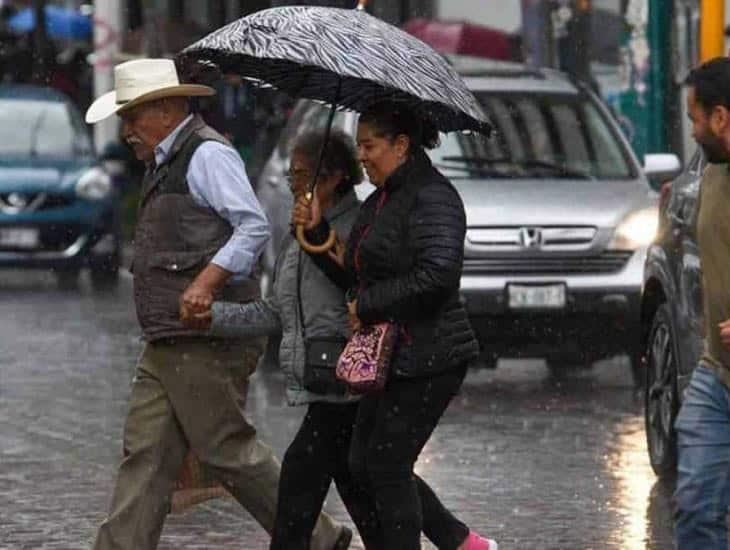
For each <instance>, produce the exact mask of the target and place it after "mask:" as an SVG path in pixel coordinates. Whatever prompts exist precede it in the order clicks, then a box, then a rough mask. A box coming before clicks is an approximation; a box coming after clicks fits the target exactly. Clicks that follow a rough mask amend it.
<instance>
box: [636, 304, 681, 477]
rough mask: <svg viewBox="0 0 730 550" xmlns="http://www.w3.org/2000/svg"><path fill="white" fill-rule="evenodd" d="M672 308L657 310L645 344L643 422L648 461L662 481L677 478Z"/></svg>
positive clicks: (675, 355)
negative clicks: (665, 478)
mask: <svg viewBox="0 0 730 550" xmlns="http://www.w3.org/2000/svg"><path fill="white" fill-rule="evenodd" d="M675 350H676V347H675V338H674V332H673V331H672V323H671V318H670V313H669V306H667V304H662V305H661V306H659V309H657V312H656V314H655V315H654V319H653V321H652V325H651V329H650V331H649V338H648V339H647V344H646V385H645V388H644V422H645V425H646V440H647V446H648V448H649V459H650V461H651V467H652V469H653V470H654V473H655V474H656V475H657V476H659V477H662V478H663V477H667V476H670V475H672V474H674V472H675V470H676V466H677V435H676V432H675V431H674V421H675V419H676V417H677V412H678V410H679V400H678V395H677V362H676V357H677V354H676V351H675Z"/></svg>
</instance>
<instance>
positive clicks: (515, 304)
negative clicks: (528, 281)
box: [507, 284, 565, 309]
mask: <svg viewBox="0 0 730 550" xmlns="http://www.w3.org/2000/svg"><path fill="white" fill-rule="evenodd" d="M507 293H508V295H509V307H510V309H562V308H564V307H565V285H564V284H556V285H507Z"/></svg>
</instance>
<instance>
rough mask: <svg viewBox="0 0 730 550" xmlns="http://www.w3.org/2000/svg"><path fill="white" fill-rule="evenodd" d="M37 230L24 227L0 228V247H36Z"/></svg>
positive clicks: (37, 241) (37, 240)
mask: <svg viewBox="0 0 730 550" xmlns="http://www.w3.org/2000/svg"><path fill="white" fill-rule="evenodd" d="M39 242H40V239H39V232H38V230H37V229H33V228H26V227H22V228H21V227H13V228H0V247H3V248H25V249H32V248H37V247H38V243H39Z"/></svg>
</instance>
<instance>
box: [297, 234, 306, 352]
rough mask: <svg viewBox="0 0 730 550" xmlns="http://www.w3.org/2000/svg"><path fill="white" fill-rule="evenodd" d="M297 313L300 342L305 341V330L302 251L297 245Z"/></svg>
mask: <svg viewBox="0 0 730 550" xmlns="http://www.w3.org/2000/svg"><path fill="white" fill-rule="evenodd" d="M297 248H298V250H297V313H298V315H299V327H300V330H301V332H302V340H306V338H307V335H306V330H305V329H304V306H303V305H302V255H303V253H304V251H303V250H302V247H301V246H299V243H297Z"/></svg>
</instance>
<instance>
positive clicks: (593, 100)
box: [258, 58, 679, 373]
mask: <svg viewBox="0 0 730 550" xmlns="http://www.w3.org/2000/svg"><path fill="white" fill-rule="evenodd" d="M452 62H453V63H454V65H455V66H456V68H457V70H459V72H460V73H461V75H462V76H463V78H464V80H465V81H466V83H467V85H468V86H469V88H470V89H471V90H472V91H473V92H474V95H475V96H476V97H477V99H478V100H479V101H480V103H481V104H482V106H483V107H484V109H485V111H486V113H487V114H488V116H489V118H490V119H491V120H492V122H493V124H494V126H495V128H496V135H495V137H493V138H491V139H489V140H486V139H484V138H482V137H480V136H476V135H467V134H462V133H451V134H444V135H442V136H441V145H440V146H439V147H438V148H437V149H435V150H433V151H431V152H430V156H431V158H432V160H433V162H434V164H435V165H436V166H437V167H438V168H439V169H440V170H441V171H442V172H443V173H444V174H445V175H446V176H447V177H449V178H450V179H451V181H452V182H453V183H454V185H455V186H456V188H457V189H458V191H459V192H460V194H461V197H462V199H463V201H464V204H465V206H466V212H467V224H468V229H467V234H466V240H465V243H464V247H465V258H464V271H463V276H462V279H461V292H462V295H463V298H464V300H465V302H466V306H467V309H468V311H469V314H470V316H471V319H472V322H473V325H474V328H475V330H476V331H477V333H478V336H479V340H480V342H481V345H482V349H483V359H484V362H485V363H486V365H487V366H494V365H495V364H496V359H497V358H498V357H500V356H505V357H509V356H512V357H515V356H517V357H544V358H545V359H546V360H547V364H548V366H549V367H550V368H551V370H552V369H560V370H562V369H564V368H565V367H569V366H574V367H575V366H580V365H590V364H591V363H592V362H593V361H595V360H598V359H601V358H604V357H607V356H611V355H616V354H627V355H628V356H629V358H630V359H631V362H632V365H633V366H634V368H635V369H636V370H637V373H638V368H639V366H640V363H639V357H640V353H639V344H640V341H639V335H640V331H639V300H640V295H641V287H642V273H643V265H644V258H645V255H646V249H647V246H648V245H649V244H650V243H651V241H652V240H653V238H654V235H655V233H656V227H657V219H658V218H657V193H656V192H655V191H654V190H653V189H652V186H651V185H650V183H649V180H648V179H647V177H646V175H645V173H644V171H643V170H642V167H641V166H640V165H639V163H638V162H637V159H636V157H635V156H634V154H633V153H632V151H631V149H630V147H629V145H628V143H627V141H626V140H625V139H624V137H623V135H622V134H621V131H620V130H619V128H618V126H617V125H616V123H615V122H614V119H613V118H612V116H611V115H610V113H609V112H608V110H607V109H606V107H605V106H604V105H603V104H602V103H601V101H600V100H599V99H597V97H596V96H595V95H594V94H593V93H592V92H591V91H590V90H589V89H587V88H586V87H585V86H583V85H581V84H580V83H577V82H575V81H573V80H571V79H570V78H569V77H568V76H566V75H564V74H562V73H559V72H555V71H551V70H535V69H530V68H527V67H525V66H523V65H519V64H504V63H493V62H487V61H475V60H472V59H464V58H459V59H453V58H452ZM326 119H327V109H326V108H324V107H322V106H320V105H317V104H315V103H312V102H305V101H303V102H300V103H299V104H298V105H297V107H296V109H295V111H294V113H293V115H292V117H291V120H290V121H289V123H288V125H287V126H286V128H285V129H284V131H283V134H282V137H281V140H280V143H279V144H278V146H277V148H276V150H275V151H274V153H273V154H272V156H271V158H270V159H269V161H268V163H267V165H266V167H265V168H264V171H263V172H262V176H261V179H260V180H259V184H258V195H259V198H260V200H261V202H262V204H263V205H264V208H265V209H266V211H267V213H268V215H269V218H270V220H271V222H272V224H273V225H274V237H273V239H272V241H271V243H270V245H269V249H268V250H267V251H266V254H265V267H266V269H265V270H266V271H267V272H269V273H270V272H271V271H272V268H273V262H274V259H275V257H276V251H277V249H278V245H279V243H280V241H281V237H282V236H283V235H284V234H285V232H286V231H288V230H289V227H288V220H289V210H290V208H291V197H290V195H289V191H288V187H287V183H286V179H285V177H284V176H285V172H286V169H287V167H288V162H289V153H290V148H291V145H292V143H293V141H294V139H295V138H296V136H298V135H300V134H301V133H302V132H305V131H310V130H313V129H316V128H323V127H324V124H325V123H326ZM335 123H336V125H337V126H339V127H340V128H342V129H344V130H345V131H346V132H348V133H350V134H351V135H353V136H354V134H355V126H356V123H357V116H356V115H355V114H353V113H341V114H338V116H337V117H336V122H335ZM645 160H646V162H647V170H646V172H647V174H648V173H649V171H651V172H652V173H653V175H654V176H656V177H657V178H668V177H670V176H671V175H672V172H673V171H675V170H677V169H678V168H679V161H678V159H677V158H676V157H675V156H673V155H670V156H667V155H658V156H651V155H649V156H647V159H645ZM359 187H360V189H358V193H359V194H360V195H361V196H365V195H367V194H368V193H369V192H370V191H371V190H372V187H371V186H370V185H369V184H363V185H361V186H359Z"/></svg>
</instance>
